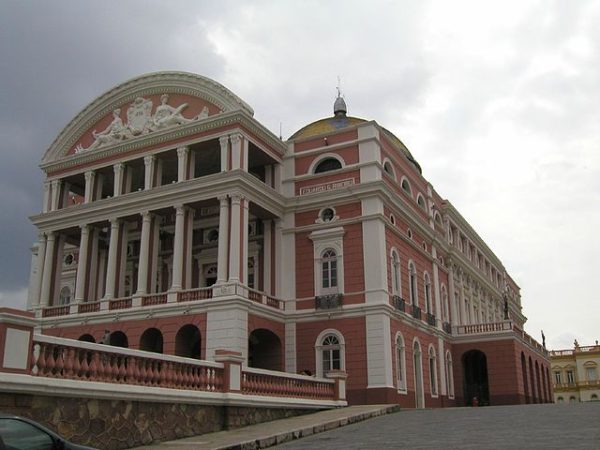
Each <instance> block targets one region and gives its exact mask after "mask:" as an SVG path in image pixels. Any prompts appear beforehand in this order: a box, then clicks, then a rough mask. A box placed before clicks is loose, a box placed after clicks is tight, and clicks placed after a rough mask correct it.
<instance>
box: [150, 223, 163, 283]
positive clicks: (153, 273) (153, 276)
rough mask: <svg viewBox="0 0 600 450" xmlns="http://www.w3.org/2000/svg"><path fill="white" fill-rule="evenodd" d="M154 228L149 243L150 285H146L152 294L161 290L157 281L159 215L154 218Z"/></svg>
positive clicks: (159, 268)
mask: <svg viewBox="0 0 600 450" xmlns="http://www.w3.org/2000/svg"><path fill="white" fill-rule="evenodd" d="M153 228H154V230H153V233H152V238H151V242H150V245H151V246H152V257H151V258H150V266H149V270H150V286H148V293H152V294H154V293H155V292H158V290H162V287H161V286H160V285H159V284H158V283H157V279H158V275H159V270H162V264H159V258H158V250H159V248H160V217H157V218H156V219H155V220H154V226H153ZM157 285H158V286H157Z"/></svg>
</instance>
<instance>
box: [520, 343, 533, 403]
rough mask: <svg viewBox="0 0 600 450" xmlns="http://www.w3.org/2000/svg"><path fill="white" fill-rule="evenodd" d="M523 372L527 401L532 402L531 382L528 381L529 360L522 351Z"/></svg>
mask: <svg viewBox="0 0 600 450" xmlns="http://www.w3.org/2000/svg"><path fill="white" fill-rule="evenodd" d="M521 372H522V377H523V392H524V393H525V403H531V398H530V396H529V383H528V382H527V360H526V359H525V354H524V353H523V352H521Z"/></svg>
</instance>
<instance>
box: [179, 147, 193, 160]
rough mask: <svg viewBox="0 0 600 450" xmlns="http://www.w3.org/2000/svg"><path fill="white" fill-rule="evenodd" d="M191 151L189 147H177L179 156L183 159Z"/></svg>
mask: <svg viewBox="0 0 600 450" xmlns="http://www.w3.org/2000/svg"><path fill="white" fill-rule="evenodd" d="M189 151H190V148H189V147H188V146H187V145H182V146H181V147H177V156H178V157H180V158H182V157H183V156H185V155H187V153H188V152H189Z"/></svg>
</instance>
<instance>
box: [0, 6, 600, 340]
mask: <svg viewBox="0 0 600 450" xmlns="http://www.w3.org/2000/svg"><path fill="white" fill-rule="evenodd" d="M598 23H600V1H587V0H578V1H572V0H564V1H553V0H518V1H508V0H503V1H494V2H492V1H482V0H473V1H463V0H453V1H451V2H449V1H444V0H440V1H433V0H413V1H407V0H394V1H382V0H370V1H368V2H366V1H364V0H363V1H361V0H359V1H353V0H349V1H344V2H341V1H328V2H322V1H310V0H307V1H287V0H273V1H260V0H259V1H254V2H241V1H227V0H221V1H219V2H210V1H203V0H179V1H174V0H143V1H142V0H139V1H135V0H130V1H118V2H117V1H115V2H107V1H93V0H91V1H85V2H82V1H79V0H71V1H68V0H53V1H52V2H48V1H46V0H40V1H27V0H0V249H1V251H2V255H3V257H2V258H0V305H2V306H19V307H24V305H25V299H26V295H27V285H28V277H29V267H30V260H31V253H30V247H31V245H32V244H33V242H34V241H35V240H37V233H36V230H35V228H34V227H33V226H32V225H31V224H30V222H29V219H28V217H29V216H31V215H33V214H36V213H38V212H39V211H40V210H41V201H42V180H43V174H42V171H41V170H40V169H39V167H38V165H39V163H40V161H41V158H42V155H43V154H44V152H45V151H46V149H47V148H48V147H49V145H50V144H51V143H52V141H53V140H54V138H55V137H56V135H57V134H58V133H59V132H60V130H61V129H62V128H63V127H64V126H65V125H66V124H67V123H68V122H69V121H70V120H71V119H72V118H73V117H74V116H75V115H76V114H77V113H78V112H79V111H80V110H81V109H83V108H84V107H85V106H86V105H87V104H88V103H90V102H91V101H92V100H93V99H94V98H96V97H97V96H99V95H101V94H103V93H104V92H106V91H107V90H109V89H111V88H112V87H114V86H115V85H117V84H119V83H121V82H124V81H126V80H128V79H130V78H133V77H136V76H139V75H142V74H144V73H148V72H154V71H161V70H181V71H187V72H194V73H198V74H201V75H204V76H207V77H209V78H212V79H214V80H216V81H217V82H219V83H221V84H223V85H225V86H226V87H227V88H229V89H230V90H231V91H233V92H234V93H235V94H237V95H238V96H240V97H241V98H242V99H243V100H245V101H246V102H247V103H249V104H250V105H251V106H252V107H253V109H254V111H255V117H256V119H258V120H259V121H260V122H261V123H263V124H264V125H265V126H266V127H268V128H269V129H270V130H271V131H273V132H274V133H275V134H279V129H280V126H281V130H282V134H283V137H284V138H286V137H289V136H290V135H291V134H292V133H293V132H294V131H296V130H297V129H299V128H301V127H302V126H304V125H306V124H307V123H309V122H312V121H314V120H317V119H320V118H323V117H328V116H331V115H332V106H333V101H334V99H335V95H336V86H337V83H338V81H337V80H338V76H339V77H340V79H341V89H342V91H343V94H344V96H345V99H346V103H347V105H348V113H349V115H352V116H357V117H362V118H366V119H369V120H371V119H373V120H376V121H377V122H378V123H379V124H381V125H382V126H384V127H386V128H387V129H389V130H391V131H392V132H393V133H395V134H396V135H397V136H398V137H399V138H400V139H402V141H403V142H404V143H405V144H406V145H407V146H408V148H409V149H410V151H411V152H412V154H413V155H414V156H415V158H416V159H417V160H418V161H419V163H420V164H421V166H422V168H423V175H424V176H425V177H426V178H427V179H428V180H429V181H430V182H431V183H432V185H433V186H434V188H435V189H436V190H437V192H438V193H440V195H441V196H442V197H444V198H447V199H449V200H450V201H451V202H452V203H453V205H454V206H455V207H456V208H457V209H458V210H459V211H460V212H461V214H462V215H463V216H464V217H465V218H466V219H467V220H468V221H469V222H470V224H471V225H472V226H473V228H474V229H475V230H476V231H477V232H478V234H479V235H480V236H481V237H482V238H483V239H484V240H485V242H486V243H487V244H488V246H489V247H490V248H491V249H492V250H493V251H494V253H495V254H496V255H497V256H498V257H499V258H500V259H501V260H502V262H503V264H504V266H505V268H506V269H507V270H508V272H509V274H510V275H511V276H512V277H513V279H515V281H516V282H517V283H518V284H519V286H520V287H521V294H522V303H523V312H524V314H525V316H527V317H528V322H527V324H526V327H525V329H526V331H527V332H528V333H530V334H531V335H532V336H534V337H536V338H537V339H538V340H541V335H540V331H541V330H544V333H545V335H546V343H547V346H548V348H551V349H559V348H569V347H572V344H573V340H574V339H577V340H578V341H579V343H580V344H581V345H591V344H593V343H594V341H595V340H596V339H600V326H599V325H598V323H599V320H600V306H599V305H600V295H599V294H598V290H597V288H596V287H595V284H594V283H592V281H593V280H595V279H596V277H597V276H599V274H600V262H599V261H600V258H599V256H600V244H599V242H600V240H599V238H598V232H599V231H600V107H599V105H600V89H599V82H600V53H599V51H600V48H599V46H600V27H598V26H597V24H598Z"/></svg>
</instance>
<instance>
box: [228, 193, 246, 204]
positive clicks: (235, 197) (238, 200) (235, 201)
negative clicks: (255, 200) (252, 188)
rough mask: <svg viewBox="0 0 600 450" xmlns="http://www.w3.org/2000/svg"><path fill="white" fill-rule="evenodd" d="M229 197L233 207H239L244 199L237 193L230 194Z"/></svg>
mask: <svg viewBox="0 0 600 450" xmlns="http://www.w3.org/2000/svg"><path fill="white" fill-rule="evenodd" d="M230 197H231V203H232V204H235V205H239V204H240V203H241V201H242V200H244V199H245V197H244V196H243V195H242V194H239V193H235V194H231V195H230Z"/></svg>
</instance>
